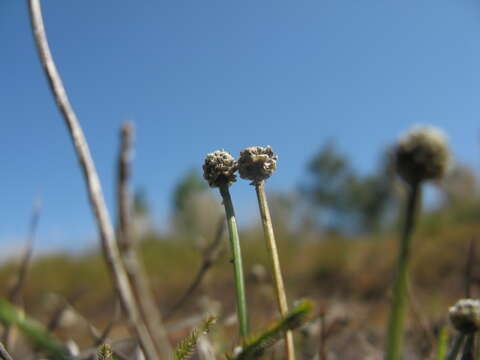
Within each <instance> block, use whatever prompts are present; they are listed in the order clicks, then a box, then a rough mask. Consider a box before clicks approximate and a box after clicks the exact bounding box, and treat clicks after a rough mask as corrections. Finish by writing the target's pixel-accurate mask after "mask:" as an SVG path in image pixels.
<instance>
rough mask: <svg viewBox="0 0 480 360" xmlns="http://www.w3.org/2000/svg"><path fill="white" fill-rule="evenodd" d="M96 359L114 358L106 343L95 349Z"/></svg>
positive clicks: (108, 359)
mask: <svg viewBox="0 0 480 360" xmlns="http://www.w3.org/2000/svg"><path fill="white" fill-rule="evenodd" d="M97 360H115V358H114V357H113V352H112V348H111V347H110V346H109V345H107V344H104V345H102V346H100V348H99V349H98V351H97Z"/></svg>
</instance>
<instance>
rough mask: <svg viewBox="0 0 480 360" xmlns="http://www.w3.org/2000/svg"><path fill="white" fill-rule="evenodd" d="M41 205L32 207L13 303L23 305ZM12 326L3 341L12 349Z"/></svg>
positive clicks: (6, 327) (6, 329) (10, 294)
mask: <svg viewBox="0 0 480 360" xmlns="http://www.w3.org/2000/svg"><path fill="white" fill-rule="evenodd" d="M40 212H41V205H40V203H34V204H33V209H32V215H31V217H30V224H29V227H28V235H27V241H26V245H25V250H24V252H23V256H22V259H21V261H20V266H19V268H18V276H17V278H16V281H15V283H14V284H13V286H12V288H11V289H10V291H9V293H8V295H7V299H8V301H10V302H11V303H12V304H14V305H17V306H21V305H22V290H23V288H24V286H25V283H26V281H27V275H28V271H29V270H30V265H31V263H32V257H33V241H34V239H35V234H36V232H37V228H38V219H39V218H40ZM11 330H12V329H11V327H10V326H9V325H6V326H5V329H4V332H3V336H2V342H3V343H4V344H5V347H6V348H7V349H10V350H11V347H12V336H11V335H12V334H11Z"/></svg>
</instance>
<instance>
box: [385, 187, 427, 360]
mask: <svg viewBox="0 0 480 360" xmlns="http://www.w3.org/2000/svg"><path fill="white" fill-rule="evenodd" d="M420 194H421V185H420V182H414V183H412V184H411V185H410V188H409V193H408V202H407V207H406V213H405V223H404V228H403V233H402V237H401V240H400V251H399V254H398V259H397V268H396V274H395V282H394V287H393V300H392V305H391V309H390V319H389V324H388V335H387V348H386V356H385V359H386V360H399V359H400V352H401V348H402V342H403V329H404V320H405V304H406V291H407V277H408V264H409V260H410V248H411V239H412V233H413V230H414V228H415V220H416V217H417V212H418V208H419V206H418V204H419V199H420Z"/></svg>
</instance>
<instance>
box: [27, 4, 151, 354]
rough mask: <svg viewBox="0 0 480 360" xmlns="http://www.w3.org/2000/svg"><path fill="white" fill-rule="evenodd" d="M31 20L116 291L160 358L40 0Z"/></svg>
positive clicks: (145, 344)
mask: <svg viewBox="0 0 480 360" xmlns="http://www.w3.org/2000/svg"><path fill="white" fill-rule="evenodd" d="M28 4H29V11H30V21H31V26H32V32H33V37H34V39H35V43H36V46H37V51H38V55H39V58H40V62H41V64H42V66H43V70H44V72H45V75H46V77H47V79H48V83H49V86H50V90H51V91H52V94H53V96H54V98H55V101H56V102H57V106H58V108H59V110H60V112H61V114H62V116H63V118H64V121H65V124H66V126H67V128H68V131H69V134H70V136H71V140H72V142H73V145H74V148H75V151H76V154H77V157H78V161H79V162H80V166H81V169H82V172H83V176H84V179H85V182H86V187H87V192H88V196H89V200H90V205H91V207H92V210H93V213H94V215H95V220H96V222H97V228H98V231H99V234H100V239H101V243H102V248H103V253H104V256H105V260H106V263H107V267H108V269H109V271H110V274H111V276H112V278H113V283H114V286H115V290H116V292H117V295H118V297H119V299H120V302H121V304H122V307H123V310H124V311H125V313H126V315H127V318H128V320H129V326H130V328H131V330H132V331H133V333H134V334H135V335H136V336H137V338H138V340H139V342H140V346H141V347H142V349H143V352H144V354H145V356H146V358H147V359H148V360H156V359H158V356H157V353H156V350H155V346H154V344H153V340H152V338H151V337H150V334H149V333H148V331H147V329H146V327H145V325H144V324H143V323H142V321H141V317H140V314H139V311H138V308H137V304H136V302H135V297H134V296H133V293H132V289H131V287H130V284H129V282H128V277H127V274H126V272H125V269H124V267H123V264H122V260H121V258H120V254H119V250H118V247H117V244H116V241H115V234H114V231H113V226H112V223H111V221H110V217H109V215H108V211H107V207H106V205H105V200H104V198H103V193H102V188H101V185H100V181H99V178H98V175H97V171H96V169H95V165H94V162H93V160H92V157H91V155H90V150H89V148H88V144H87V141H86V139H85V135H84V134H83V131H82V128H81V126H80V124H79V122H78V120H77V117H76V115H75V113H74V111H73V109H72V107H71V105H70V102H69V100H68V97H67V93H66V91H65V88H64V86H63V83H62V80H61V77H60V74H59V73H58V71H57V68H56V66H55V63H54V60H53V57H52V54H51V52H50V48H49V46H48V41H47V36H46V33H45V27H44V24H43V18H42V11H41V7H40V0H28Z"/></svg>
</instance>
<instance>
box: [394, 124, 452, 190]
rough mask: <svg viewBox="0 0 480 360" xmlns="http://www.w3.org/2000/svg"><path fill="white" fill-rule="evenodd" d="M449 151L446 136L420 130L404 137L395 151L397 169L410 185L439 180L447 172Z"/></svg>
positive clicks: (431, 130)
mask: <svg viewBox="0 0 480 360" xmlns="http://www.w3.org/2000/svg"><path fill="white" fill-rule="evenodd" d="M448 160H449V151H448V147H447V144H446V140H445V136H444V134H443V133H442V132H441V131H439V130H437V129H435V128H430V127H426V128H419V129H415V130H413V131H411V132H409V133H408V134H406V135H404V136H402V137H401V138H400V141H399V142H398V145H397V147H396V149H395V163H396V169H397V172H398V174H399V175H400V177H402V179H403V180H405V181H406V182H407V183H408V184H414V183H419V182H421V181H425V180H439V179H441V178H442V177H443V175H444V174H445V172H446V169H447V166H448Z"/></svg>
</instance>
